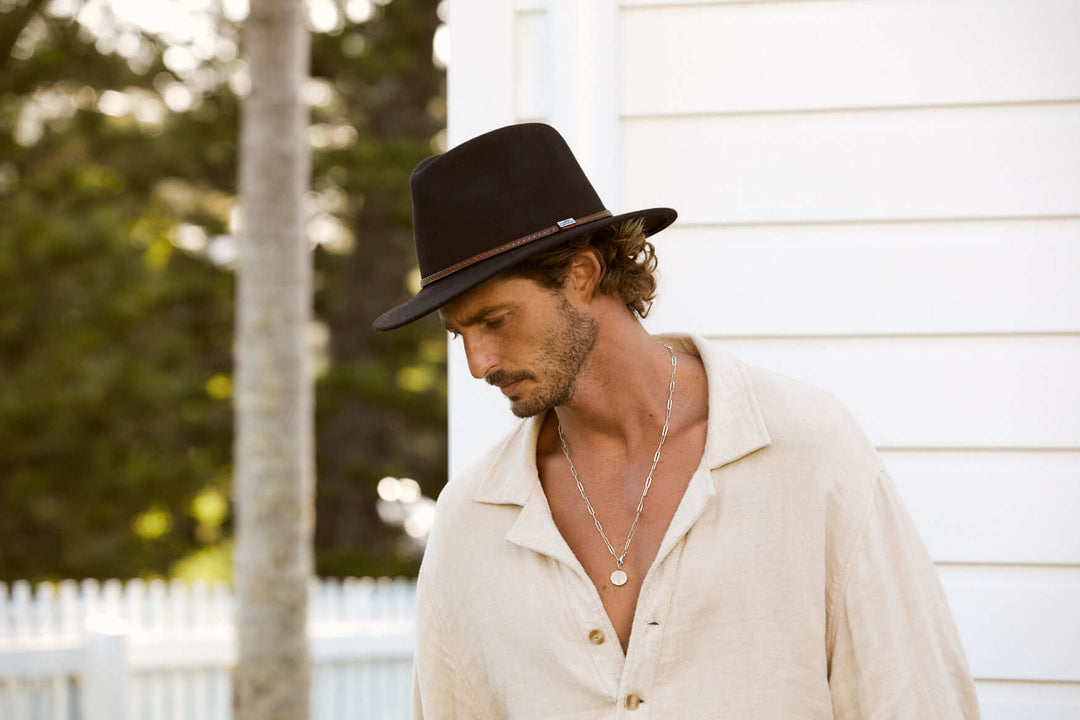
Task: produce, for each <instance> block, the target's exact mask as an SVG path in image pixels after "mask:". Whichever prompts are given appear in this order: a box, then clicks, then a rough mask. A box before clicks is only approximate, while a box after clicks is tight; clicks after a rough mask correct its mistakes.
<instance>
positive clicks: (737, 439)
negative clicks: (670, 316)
mask: <svg viewBox="0 0 1080 720" xmlns="http://www.w3.org/2000/svg"><path fill="white" fill-rule="evenodd" d="M656 337H657V340H662V341H664V342H666V343H668V344H669V345H671V346H672V347H673V348H674V349H675V350H678V351H682V352H687V353H691V354H694V355H697V356H699V357H700V358H701V361H702V363H703V364H704V365H705V376H706V378H707V379H708V385H709V389H708V393H709V419H708V431H707V432H706V436H705V461H706V463H707V464H708V466H709V468H710V469H712V470H715V469H716V468H718V467H721V466H723V465H727V464H728V463H732V462H735V461H736V460H738V459H740V458H743V457H745V456H747V455H749V454H750V453H752V452H754V451H756V450H760V449H761V448H763V447H766V446H768V445H769V443H770V439H769V433H768V431H767V430H766V428H765V421H764V419H763V418H762V416H761V410H760V409H759V408H758V404H757V400H756V399H755V397H754V392H753V390H752V388H751V387H750V381H749V379H748V378H747V376H746V369H745V367H744V366H743V364H742V362H740V361H739V360H738V358H736V357H735V356H734V355H731V354H730V353H727V352H725V351H724V350H722V349H720V348H719V347H717V346H716V345H715V344H713V343H710V342H709V341H707V340H705V339H704V338H702V337H699V336H697V335H658V336H656ZM542 424H543V415H539V416H536V417H533V418H529V419H528V420H526V421H524V422H522V423H520V424H518V426H517V428H516V429H515V430H514V431H513V432H512V433H511V434H510V437H509V438H507V440H506V441H505V442H504V443H502V447H501V451H497V452H495V453H493V454H492V457H491V461H490V462H489V463H487V466H486V467H484V468H483V469H482V470H481V472H483V473H484V477H483V478H481V480H480V483H479V485H478V487H477V490H476V493H475V495H474V496H473V497H474V499H475V500H476V501H477V502H482V503H491V504H495V505H521V506H525V504H526V503H527V502H528V500H529V497H530V496H531V495H532V494H533V492H534V491H536V490H537V488H539V486H540V478H539V475H538V474H537V471H536V438H537V436H538V434H539V433H540V426H541V425H542Z"/></svg>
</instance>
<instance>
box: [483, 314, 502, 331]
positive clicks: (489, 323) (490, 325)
mask: <svg viewBox="0 0 1080 720" xmlns="http://www.w3.org/2000/svg"><path fill="white" fill-rule="evenodd" d="M505 321H506V318H503V317H497V318H491V319H490V320H485V321H484V327H486V328H487V329H489V330H494V329H495V328H498V327H502V324H503V323H504V322H505Z"/></svg>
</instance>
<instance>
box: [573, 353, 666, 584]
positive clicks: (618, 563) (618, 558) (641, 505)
mask: <svg viewBox="0 0 1080 720" xmlns="http://www.w3.org/2000/svg"><path fill="white" fill-rule="evenodd" d="M660 344H661V345H663V346H664V347H666V348H667V351H668V352H669V353H671V382H670V383H668V399H667V412H666V414H665V415H664V429H663V430H662V431H661V432H660V444H659V445H657V447H656V454H655V455H653V461H652V467H650V468H649V475H648V476H647V477H646V478H645V489H644V490H642V491H641V499H640V500H638V505H637V514H635V515H634V522H633V523H632V524H631V525H630V532H629V533H627V535H626V544H624V545H623V549H622V554H621V555H617V554H616V553H615V548H614V547H612V546H611V541H610V540H608V537H607V535H606V534H605V533H604V526H603V525H601V524H600V520H599V519H597V517H596V511H595V510H593V506H592V503H591V502H589V496H588V495H586V494H585V486H584V485H582V484H581V479H580V478H579V477H578V472H577V468H575V467H574V461H573V460H571V459H570V450H569V449H568V448H567V447H566V438H565V437H563V429H562V423H561V422H560V423H559V442H561V443H562V451H563V455H565V456H566V462H567V463H568V464H569V465H570V474H571V475H573V476H574V482H576V483H577V489H578V492H580V493H581V497H582V499H583V500H585V507H586V508H588V510H589V515H591V516H592V519H593V523H594V524H595V525H596V530H597V532H599V533H600V537H601V538H603V540H604V544H605V545H607V549H608V552H609V553H611V557H613V558H615V567H616V569H617V570H622V566H623V562H625V561H626V553H627V552H628V551H629V550H630V541H631V540H633V539H634V532H635V531H636V530H637V526H638V520H640V519H641V512H642V510H644V509H645V496H646V495H648V494H649V488H650V487H651V486H652V476H653V472H654V471H655V470H656V465H657V463H659V462H660V450H661V449H663V447H664V441H665V440H667V434H668V424H669V423H670V422H671V399H672V398H673V397H675V371H676V370H678V367H679V361H678V359H677V358H676V357H675V351H674V350H672V349H671V346H670V345H668V344H667V343H660Z"/></svg>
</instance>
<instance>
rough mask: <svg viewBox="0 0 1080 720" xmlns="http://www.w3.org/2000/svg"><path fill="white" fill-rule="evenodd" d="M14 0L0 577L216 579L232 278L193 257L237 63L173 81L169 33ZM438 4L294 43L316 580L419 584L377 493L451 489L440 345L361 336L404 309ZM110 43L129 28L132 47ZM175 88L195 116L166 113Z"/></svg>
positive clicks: (213, 200)
mask: <svg viewBox="0 0 1080 720" xmlns="http://www.w3.org/2000/svg"><path fill="white" fill-rule="evenodd" d="M10 2H15V4H16V7H17V8H23V9H26V10H27V12H23V13H20V12H13V11H9V12H7V13H6V14H4V15H0V51H3V50H7V52H6V53H5V54H4V55H3V56H0V216H2V217H3V218H4V222H3V223H0V580H13V579H17V578H30V579H44V578H58V577H76V578H79V577H92V576H96V577H108V576H116V577H133V576H148V575H169V574H178V575H183V576H188V577H190V576H192V575H199V574H210V575H215V576H219V577H220V576H222V575H226V574H227V572H228V568H227V563H226V562H225V560H226V559H227V558H228V557H229V554H228V548H229V543H230V540H229V538H230V516H229V513H228V505H227V499H228V498H229V495H230V487H229V485H230V453H231V446H232V412H231V407H230V404H229V403H230V392H231V385H230V375H231V365H232V355H231V353H232V341H233V338H232V323H233V299H232V292H233V278H232V275H231V272H230V271H229V270H227V269H225V268H224V267H222V266H219V265H215V263H214V262H211V260H210V258H211V257H212V253H210V252H208V250H207V248H205V247H203V246H204V245H206V239H207V238H211V243H212V242H213V240H212V239H213V238H215V236H222V235H228V234H229V233H230V227H231V226H230V221H231V217H232V215H233V211H234V205H235V202H236V197H235V193H236V145H237V143H236V137H237V126H238V115H239V109H240V104H239V100H238V98H237V97H236V95H235V94H234V92H233V91H232V90H231V89H230V78H231V79H232V80H233V84H235V82H236V78H237V75H236V71H237V63H238V62H239V61H237V60H235V59H233V58H230V57H229V53H228V52H219V53H217V55H215V56H214V57H209V58H202V59H201V61H200V62H199V64H198V67H197V68H195V69H194V70H191V69H190V68H189V69H188V71H183V72H181V71H180V70H182V68H181V69H177V68H175V67H174V68H173V69H170V68H169V67H168V66H167V65H166V64H165V63H164V61H163V53H164V51H165V50H166V49H168V47H169V46H170V43H171V44H173V45H175V44H176V43H177V40H176V38H168V37H163V36H160V35H154V34H151V33H149V32H146V31H139V30H138V29H137V28H134V29H133V28H132V27H130V26H125V25H124V23H123V20H122V19H116V18H114V19H113V26H111V29H110V28H105V29H102V28H101V27H98V28H97V29H96V34H95V32H90V31H89V30H88V29H87V28H86V27H85V26H83V24H82V23H81V22H78V21H76V20H75V19H73V18H72V17H55V16H52V15H50V14H48V13H47V12H45V11H44V10H42V8H41V7H40V6H38V7H35V8H33V9H32V10H33V11H32V12H29V10H30V9H31V7H30V5H31V4H34V3H31V4H27V3H26V2H25V0H24V2H23V3H22V4H20V3H19V2H18V0H9V3H10ZM435 4H436V3H435V2H434V0H393V2H390V3H388V4H386V5H381V6H375V7H374V9H375V13H374V15H373V16H372V17H371V19H369V20H368V21H366V22H364V23H359V24H356V23H348V22H345V21H344V16H342V19H343V22H342V23H340V25H341V26H340V27H339V28H338V29H336V30H335V31H333V32H331V33H324V34H317V35H315V36H314V37H313V53H312V74H313V76H314V77H316V78H319V79H321V88H322V90H323V92H322V95H323V97H322V98H321V100H324V101H325V102H321V103H320V104H319V105H318V106H317V107H314V108H313V111H312V122H313V130H312V140H313V144H314V158H313V160H314V168H313V176H312V188H313V191H314V192H313V194H312V209H313V213H314V214H315V216H316V219H317V220H320V221H321V222H322V225H321V227H324V228H329V230H328V231H327V232H326V233H324V235H326V237H325V238H323V240H324V243H325V244H324V245H322V246H321V247H319V249H317V250H316V251H315V263H316V287H317V294H316V297H315V315H316V318H317V319H318V320H319V321H320V322H321V323H322V324H323V325H324V326H325V328H327V329H328V330H329V344H328V347H327V349H326V351H325V357H324V359H323V362H322V364H321V366H320V367H321V369H320V375H319V379H318V385H317V411H316V412H317V417H316V427H317V467H318V490H317V508H316V518H317V527H316V566H317V570H318V572H319V573H320V574H324V575H362V574H398V573H405V574H410V573H414V572H415V570H416V557H415V554H414V553H412V552H411V551H410V550H409V546H408V543H406V542H404V538H403V537H402V536H401V532H400V530H398V529H397V528H393V527H389V526H387V525H386V524H385V523H383V522H382V521H381V520H380V519H379V517H378V515H377V514H376V512H375V503H376V493H375V485H376V483H377V482H378V480H379V479H380V478H382V477H383V476H385V475H393V476H409V477H413V478H416V479H417V480H418V481H420V483H421V485H422V487H423V489H424V491H425V493H426V494H428V495H435V494H437V492H438V489H439V488H440V487H441V485H442V484H443V483H444V482H445V472H446V471H445V463H446V445H445V425H446V384H445V346H444V342H443V332H442V330H441V328H440V327H439V325H438V323H437V321H435V320H434V319H431V318H429V319H428V321H427V322H422V323H417V324H415V325H414V326H410V327H409V328H407V329H405V330H402V331H399V332H396V333H390V334H380V335H376V334H374V333H373V332H372V331H371V330H370V323H371V321H372V320H373V319H374V317H375V316H377V315H378V314H379V313H380V312H382V311H383V310H385V309H386V308H388V307H390V306H392V305H394V304H396V303H398V302H401V301H402V300H404V299H405V298H406V297H407V296H408V293H409V290H408V288H407V282H406V281H407V278H408V277H409V275H410V272H412V271H413V268H414V266H415V256H414V254H413V250H412V240H411V231H410V203H409V193H408V176H409V172H410V171H411V168H412V167H413V166H414V165H415V164H416V163H417V162H419V160H421V159H422V158H423V157H425V156H426V155H429V154H430V153H431V152H432V138H433V137H434V136H435V135H436V133H437V132H438V131H439V129H440V128H441V127H442V124H443V121H444V118H443V116H442V108H443V103H442V100H441V98H442V93H443V75H442V72H441V70H439V69H438V68H436V67H434V66H433V64H432V62H431V37H432V34H433V32H434V30H435V28H436V26H437V22H438V21H437V19H436V17H435ZM20 23H21V27H17V26H16V25H18V24H20ZM214 28H215V32H216V33H218V35H219V37H220V38H221V39H222V46H223V47H225V48H226V50H227V48H228V43H229V42H230V41H231V42H233V43H235V42H236V41H237V38H238V29H237V27H236V26H235V25H234V24H232V23H230V22H229V21H228V20H227V19H225V18H223V17H218V18H215V19H214ZM109 32H112V33H113V35H117V36H119V35H122V34H123V33H127V34H131V33H137V35H138V37H139V39H140V44H139V48H140V50H139V53H138V54H137V56H131V57H122V56H120V55H119V54H117V53H115V52H111V51H109V45H110V43H109V42H105V41H103V40H102V37H106V36H108V33H109ZM6 37H12V38H18V39H17V40H12V41H11V42H8V43H7V44H6V45H5V41H4V38H6ZM114 39H115V38H114ZM114 44H115V43H114ZM130 45H131V44H130V43H129V50H130ZM174 65H175V63H174ZM110 91H111V94H110ZM327 91H328V92H327ZM185 92H186V93H190V94H191V95H192V96H193V97H194V102H193V103H192V105H191V107H190V108H188V109H183V108H179V107H178V109H177V110H169V109H168V108H167V107H166V106H165V104H164V103H163V98H167V97H169V94H170V93H174V94H175V93H179V94H180V95H181V97H183V95H184V93H185ZM124 103H127V105H126V110H125V105H124ZM181 104H182V103H181ZM174 105H176V103H175V102H174ZM106 111H108V114H107V112H106ZM185 232H187V233H188V235H189V236H192V237H194V240H193V241H190V242H188V241H185V240H184V235H183V234H184V233H185ZM320 237H322V236H320Z"/></svg>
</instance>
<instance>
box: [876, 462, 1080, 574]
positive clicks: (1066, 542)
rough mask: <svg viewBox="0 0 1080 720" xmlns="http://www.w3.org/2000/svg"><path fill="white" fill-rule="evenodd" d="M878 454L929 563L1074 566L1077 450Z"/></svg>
mask: <svg viewBox="0 0 1080 720" xmlns="http://www.w3.org/2000/svg"><path fill="white" fill-rule="evenodd" d="M883 456H884V460H885V463H886V465H887V466H888V468H889V472H890V474H891V475H892V476H893V478H894V479H895V481H896V485H897V487H898V488H899V489H900V494H901V495H902V496H903V498H904V503H905V505H906V506H907V508H908V511H909V512H910V513H911V517H912V519H913V520H914V521H915V524H916V525H917V526H918V528H919V531H920V533H922V537H923V540H924V541H925V542H926V546H927V549H928V550H929V551H930V556H931V557H932V558H933V559H934V561H935V562H945V563H988V564H993V563H1008V564H1041V565H1080V532H1078V531H1077V529H1076V519H1077V518H1078V517H1080V451H1077V452H1001V451H982V452H978V451H976V452H971V451H968V452H889V451H886V452H884V453H883Z"/></svg>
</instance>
